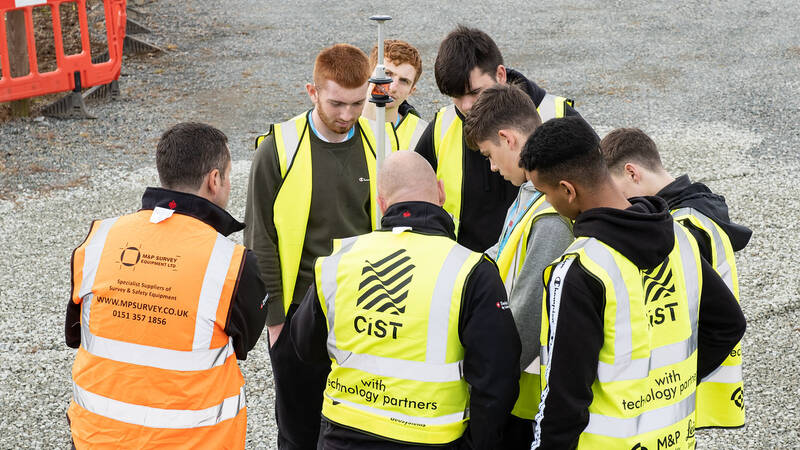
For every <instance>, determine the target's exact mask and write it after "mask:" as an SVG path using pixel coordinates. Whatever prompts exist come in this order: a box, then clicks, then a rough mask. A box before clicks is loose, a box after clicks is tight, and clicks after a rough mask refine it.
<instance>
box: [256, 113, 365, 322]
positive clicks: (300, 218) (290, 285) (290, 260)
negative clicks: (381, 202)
mask: <svg viewBox="0 0 800 450" xmlns="http://www.w3.org/2000/svg"><path fill="white" fill-rule="evenodd" d="M356 128H357V130H358V132H360V133H361V140H362V143H363V146H364V158H365V159H366V162H367V170H368V171H369V192H370V195H369V200H370V217H371V222H372V229H373V230H374V229H376V228H378V226H379V224H378V223H377V217H378V215H377V208H378V202H377V183H376V175H375V173H376V169H375V151H374V148H375V137H374V136H373V135H372V130H371V129H370V126H369V123H368V122H367V119H365V118H363V117H359V119H358V126H357V127H356ZM310 132H311V130H310V127H309V126H308V112H307V111H306V112H304V113H303V114H300V115H298V116H296V117H294V118H292V119H291V120H288V121H286V122H282V123H277V124H273V125H272V126H271V127H270V130H269V131H268V132H267V133H266V134H263V135H261V136H259V137H258V138H256V148H258V146H259V145H260V144H261V141H263V140H264V138H265V137H267V136H269V135H270V134H273V135H274V139H275V151H276V152H277V159H278V164H279V166H280V172H281V178H283V183H282V184H281V186H280V188H279V189H278V193H277V194H276V195H275V202H274V203H273V206H272V210H273V221H274V222H275V230H276V231H277V233H278V257H279V258H280V262H281V285H282V287H283V306H284V311H289V306H290V305H291V304H292V299H293V298H294V289H295V283H296V282H297V273H298V272H299V271H300V257H301V255H302V254H303V245H304V244H305V238H306V227H307V225H308V216H309V213H310V211H311V193H312V192H313V187H312V180H313V175H312V171H311V169H312V164H311V138H310V137H309V133H310Z"/></svg>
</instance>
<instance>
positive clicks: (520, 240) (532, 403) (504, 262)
mask: <svg viewBox="0 0 800 450" xmlns="http://www.w3.org/2000/svg"><path fill="white" fill-rule="evenodd" d="M519 207H520V208H521V207H522V205H520V206H519ZM548 215H558V212H556V210H555V209H554V208H553V207H552V206H550V204H549V203H547V201H546V200H545V196H544V195H539V198H538V199H536V200H535V201H534V202H533V204H531V206H530V208H529V209H528V211H527V212H526V213H525V215H524V216H522V219H521V220H520V221H519V222H517V223H515V224H514V228H513V230H512V231H511V234H510V235H509V237H508V239H507V240H506V242H505V245H504V246H503V248H502V251H501V252H500V253H499V254H498V255H497V268H498V270H499V271H500V277H501V278H502V279H503V284H504V285H505V287H506V293H507V294H508V298H511V290H512V289H513V288H514V281H515V280H516V277H517V275H519V273H520V270H522V265H523V264H524V263H525V257H526V256H527V254H528V252H527V250H528V238H529V237H530V234H531V229H532V228H533V224H534V223H536V221H537V220H539V219H540V218H542V217H544V216H548ZM522 369H523V370H522V373H521V374H520V379H519V397H517V402H516V404H514V409H513V410H512V411H511V414H513V415H515V416H517V417H520V418H523V419H528V420H533V419H534V418H535V417H536V412H537V411H538V410H539V400H540V397H541V393H542V390H541V385H540V358H538V357H537V358H536V359H535V360H534V361H533V362H532V363H531V364H530V365H529V366H528V367H523V368H522Z"/></svg>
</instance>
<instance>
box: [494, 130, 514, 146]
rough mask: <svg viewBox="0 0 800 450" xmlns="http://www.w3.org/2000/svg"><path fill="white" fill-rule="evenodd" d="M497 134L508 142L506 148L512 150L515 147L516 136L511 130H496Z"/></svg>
mask: <svg viewBox="0 0 800 450" xmlns="http://www.w3.org/2000/svg"><path fill="white" fill-rule="evenodd" d="M497 136H499V137H500V139H501V141H505V142H506V143H507V144H508V148H510V149H512V150H513V149H515V148H516V145H517V136H516V135H515V134H514V133H512V132H511V130H497Z"/></svg>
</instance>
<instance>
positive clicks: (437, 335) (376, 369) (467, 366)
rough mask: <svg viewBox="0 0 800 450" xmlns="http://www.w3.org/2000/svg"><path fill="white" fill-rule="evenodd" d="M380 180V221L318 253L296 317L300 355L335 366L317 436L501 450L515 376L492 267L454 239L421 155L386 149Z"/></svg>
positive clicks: (509, 325)
mask: <svg viewBox="0 0 800 450" xmlns="http://www.w3.org/2000/svg"><path fill="white" fill-rule="evenodd" d="M378 183H379V197H378V202H379V203H380V206H381V210H382V211H383V212H384V217H383V220H382V222H381V225H382V228H381V229H380V230H378V231H374V232H372V233H369V234H365V235H361V236H354V237H350V238H346V239H342V240H337V241H336V244H335V245H334V250H333V253H332V254H331V255H330V256H327V257H324V258H319V259H318V260H317V262H316V266H315V272H314V276H315V285H314V286H312V288H311V289H309V291H308V293H307V295H306V298H305V299H304V300H303V303H302V304H301V305H300V307H299V308H298V310H297V313H296V315H295V317H296V318H297V319H302V324H301V321H300V320H298V321H293V322H292V325H291V336H292V343H293V344H294V347H295V349H296V351H297V353H298V355H299V356H300V357H301V358H303V359H304V360H307V361H309V362H310V363H315V364H320V365H327V364H330V365H331V373H330V375H329V376H328V380H327V386H326V388H325V392H324V400H323V406H322V415H323V416H324V419H325V425H324V426H323V432H322V442H321V444H322V446H323V448H325V449H328V450H331V449H333V450H336V449H345V448H347V449H349V448H373V449H384V448H386V449H392V448H418V447H419V446H426V445H430V446H437V447H439V448H441V447H444V448H476V449H488V448H496V447H497V445H498V444H499V442H500V436H501V432H502V430H503V425H504V423H505V420H506V417H508V414H509V412H510V411H511V408H512V406H513V405H514V400H515V399H516V396H517V380H518V376H519V337H518V335H517V332H516V329H515V327H514V321H513V318H512V317H511V312H510V311H509V310H508V302H507V301H506V295H505V289H504V288H503V284H502V281H501V279H500V277H499V275H498V273H497V268H496V266H495V265H494V263H493V262H492V261H491V260H490V259H489V258H487V257H485V256H484V255H482V254H480V253H476V252H472V251H470V250H468V249H466V248H464V247H462V246H461V245H459V244H457V243H456V242H455V240H454V233H453V228H454V227H453V221H452V219H451V218H450V216H449V215H448V214H447V213H446V212H445V211H444V210H443V209H442V208H441V206H440V205H441V204H442V202H443V200H444V190H443V189H442V186H441V184H440V183H437V181H436V176H435V174H434V173H433V170H432V169H431V168H430V166H429V165H428V163H426V162H425V160H424V159H423V158H422V157H420V156H419V155H417V154H415V153H413V152H396V153H393V154H392V155H391V156H390V157H388V158H387V159H386V162H385V165H384V166H383V167H382V168H381V172H380V174H379V178H378ZM304 326H305V328H304Z"/></svg>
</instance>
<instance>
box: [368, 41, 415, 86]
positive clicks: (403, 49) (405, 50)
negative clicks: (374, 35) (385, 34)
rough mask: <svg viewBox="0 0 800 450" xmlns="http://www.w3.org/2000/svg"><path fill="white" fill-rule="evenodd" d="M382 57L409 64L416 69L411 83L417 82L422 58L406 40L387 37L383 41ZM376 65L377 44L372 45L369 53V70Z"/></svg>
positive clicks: (396, 62)
mask: <svg viewBox="0 0 800 450" xmlns="http://www.w3.org/2000/svg"><path fill="white" fill-rule="evenodd" d="M383 57H384V58H386V59H388V60H389V61H391V62H392V63H394V64H396V65H398V66H399V65H401V64H411V67H413V68H414V70H415V71H416V75H415V76H414V82H413V84H417V81H419V77H420V75H422V58H421V57H420V56H419V51H418V50H417V49H416V48H415V47H414V46H412V45H411V44H409V43H408V42H406V41H400V40H397V39H387V40H385V41H383ZM377 65H378V46H377V45H375V46H373V47H372V51H371V52H370V53H369V67H370V72H373V71H374V70H375V66H377Z"/></svg>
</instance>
